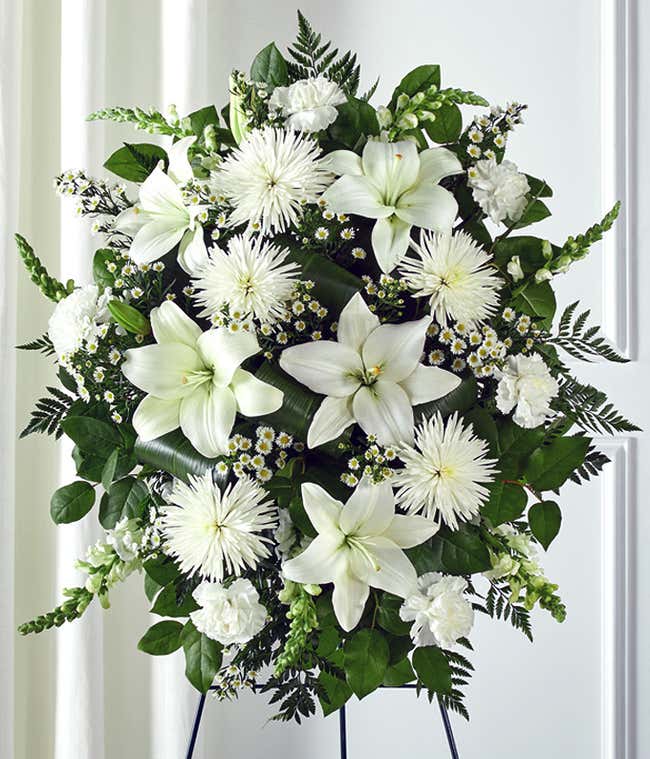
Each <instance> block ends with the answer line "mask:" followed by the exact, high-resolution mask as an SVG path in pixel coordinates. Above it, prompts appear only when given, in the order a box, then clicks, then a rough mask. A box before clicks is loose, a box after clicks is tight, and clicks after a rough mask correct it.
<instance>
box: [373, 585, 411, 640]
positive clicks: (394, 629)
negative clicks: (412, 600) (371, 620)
mask: <svg viewBox="0 0 650 759" xmlns="http://www.w3.org/2000/svg"><path fill="white" fill-rule="evenodd" d="M403 603H404V600H403V599H402V598H398V597H397V596H394V595H392V594H391V593H384V594H383V595H382V598H381V601H380V602H379V606H378V608H377V624H378V625H379V626H380V627H382V628H383V629H384V630H386V631H387V632H389V633H392V634H393V635H408V633H409V630H410V629H411V625H410V623H409V622H404V620H403V619H401V618H400V615H399V610H400V607H401V606H402V604H403Z"/></svg>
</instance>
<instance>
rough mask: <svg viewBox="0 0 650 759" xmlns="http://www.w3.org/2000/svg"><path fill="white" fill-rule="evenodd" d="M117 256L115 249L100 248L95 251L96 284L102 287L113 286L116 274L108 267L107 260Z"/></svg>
mask: <svg viewBox="0 0 650 759" xmlns="http://www.w3.org/2000/svg"><path fill="white" fill-rule="evenodd" d="M114 258H115V251H113V250H110V249H108V248H100V249H99V250H96V251H95V255H94V256H93V279H94V280H95V284H96V285H97V286H98V287H99V288H100V289H101V288H107V287H113V285H114V284H115V275H114V274H111V273H110V271H109V270H108V269H107V268H106V262H107V261H112V260H113V259H114Z"/></svg>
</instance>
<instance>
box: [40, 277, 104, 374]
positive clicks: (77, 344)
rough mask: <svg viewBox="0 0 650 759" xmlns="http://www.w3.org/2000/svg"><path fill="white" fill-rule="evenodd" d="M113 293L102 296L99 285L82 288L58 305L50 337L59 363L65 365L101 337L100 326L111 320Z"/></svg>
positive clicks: (48, 332) (50, 329)
mask: <svg viewBox="0 0 650 759" xmlns="http://www.w3.org/2000/svg"><path fill="white" fill-rule="evenodd" d="M110 297H111V291H110V290H105V291H104V292H103V293H100V290H99V288H98V287H97V285H85V286H84V287H79V288H77V289H76V290H74V291H73V292H71V293H70V295H68V296H67V298H64V299H63V300H61V301H59V302H58V303H57V304H56V308H55V309H54V313H53V314H52V316H51V317H50V321H49V322H48V329H47V334H48V336H49V338H50V340H51V341H52V345H53V346H54V350H55V352H56V355H57V358H58V359H59V361H62V362H64V361H65V360H66V359H67V358H69V357H70V356H72V355H73V354H74V353H76V351H78V350H79V349H80V348H82V347H83V346H84V345H85V344H86V343H88V342H89V341H93V340H94V339H95V338H97V336H98V335H99V333H100V325H101V324H103V323H105V322H107V321H108V320H109V318H110V314H109V312H108V301H109V300H110Z"/></svg>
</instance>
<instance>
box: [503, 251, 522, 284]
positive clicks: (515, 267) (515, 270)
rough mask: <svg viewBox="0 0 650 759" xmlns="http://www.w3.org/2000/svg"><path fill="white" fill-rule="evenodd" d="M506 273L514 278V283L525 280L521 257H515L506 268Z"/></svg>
mask: <svg viewBox="0 0 650 759" xmlns="http://www.w3.org/2000/svg"><path fill="white" fill-rule="evenodd" d="M506 271H507V272H508V274H509V275H510V276H511V277H512V281H513V282H519V281H520V280H521V279H523V278H524V270H523V269H522V268H521V261H520V259H519V256H513V257H512V258H511V259H510V260H509V261H508V265H507V266H506Z"/></svg>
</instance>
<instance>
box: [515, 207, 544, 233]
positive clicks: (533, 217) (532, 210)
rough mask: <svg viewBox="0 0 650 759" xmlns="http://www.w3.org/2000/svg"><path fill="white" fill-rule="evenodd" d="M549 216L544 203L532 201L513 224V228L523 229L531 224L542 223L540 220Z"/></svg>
mask: <svg viewBox="0 0 650 759" xmlns="http://www.w3.org/2000/svg"><path fill="white" fill-rule="evenodd" d="M550 215H551V212H550V210H549V208H548V206H547V205H546V203H544V201H542V200H534V201H533V202H532V203H531V204H530V205H529V206H528V208H527V209H526V210H525V211H524V213H523V216H522V217H521V219H519V221H518V222H517V223H516V224H515V226H514V228H515V229H522V228H523V227H528V226H530V225H531V224H536V223H537V222H538V221H542V219H546V218H548V217H549V216H550Z"/></svg>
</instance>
